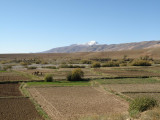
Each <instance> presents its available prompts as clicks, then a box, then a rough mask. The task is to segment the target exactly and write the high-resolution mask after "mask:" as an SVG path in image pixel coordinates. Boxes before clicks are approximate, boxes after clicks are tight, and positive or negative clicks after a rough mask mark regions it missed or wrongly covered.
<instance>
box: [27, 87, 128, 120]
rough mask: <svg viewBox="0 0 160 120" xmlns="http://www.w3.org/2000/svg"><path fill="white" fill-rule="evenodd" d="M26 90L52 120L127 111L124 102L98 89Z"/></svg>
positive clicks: (57, 88) (49, 88)
mask: <svg viewBox="0 0 160 120" xmlns="http://www.w3.org/2000/svg"><path fill="white" fill-rule="evenodd" d="M28 90H29V92H30V93H31V95H32V96H33V98H34V99H35V100H36V101H38V103H39V104H40V105H41V106H42V108H43V109H44V110H45V111H46V112H47V113H48V115H49V116H50V117H51V118H52V119H53V120H70V119H75V118H79V117H82V116H92V115H105V114H110V113H112V114H113V113H124V112H127V109H128V103H127V102H126V101H124V100H122V99H121V98H119V97H117V96H115V95H112V94H110V93H108V92H106V91H105V90H103V89H101V88H98V87H96V88H93V87H48V88H42V87H35V88H34V87H33V88H28Z"/></svg>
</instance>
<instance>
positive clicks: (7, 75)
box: [0, 72, 29, 82]
mask: <svg viewBox="0 0 160 120" xmlns="http://www.w3.org/2000/svg"><path fill="white" fill-rule="evenodd" d="M27 80H29V78H27V77H25V76H22V75H19V74H17V73H15V72H2V73H0V82H7V81H27Z"/></svg>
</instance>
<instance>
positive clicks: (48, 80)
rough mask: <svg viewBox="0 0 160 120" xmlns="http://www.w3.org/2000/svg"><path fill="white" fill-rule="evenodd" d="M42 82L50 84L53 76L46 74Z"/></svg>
mask: <svg viewBox="0 0 160 120" xmlns="http://www.w3.org/2000/svg"><path fill="white" fill-rule="evenodd" d="M44 80H45V81H46V82H52V81H53V75H51V74H47V75H46V76H45V78H44Z"/></svg>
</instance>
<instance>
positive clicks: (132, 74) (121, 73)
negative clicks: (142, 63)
mask: <svg viewBox="0 0 160 120" xmlns="http://www.w3.org/2000/svg"><path fill="white" fill-rule="evenodd" d="M94 71H95V72H100V73H103V74H108V75H112V76H118V77H144V76H148V77H160V73H155V72H149V71H136V70H135V71H134V70H107V69H105V68H100V69H94Z"/></svg>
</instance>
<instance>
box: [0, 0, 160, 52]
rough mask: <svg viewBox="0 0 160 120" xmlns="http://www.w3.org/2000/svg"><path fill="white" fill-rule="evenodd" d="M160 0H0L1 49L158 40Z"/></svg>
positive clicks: (13, 50)
mask: <svg viewBox="0 0 160 120" xmlns="http://www.w3.org/2000/svg"><path fill="white" fill-rule="evenodd" d="M159 6H160V0H0V42H1V46H0V53H30V52H41V51H44V50H48V49H51V48H55V47H60V46H67V45H70V44H76V43H86V42H88V41H91V40H95V41H97V42H99V43H100V44H118V43H126V42H138V41H149V40H160V7H159Z"/></svg>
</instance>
